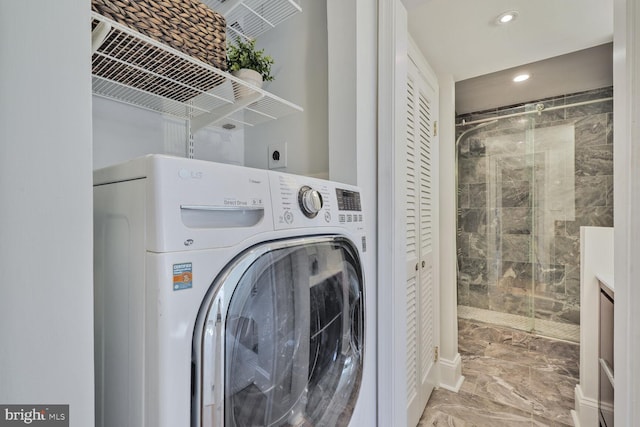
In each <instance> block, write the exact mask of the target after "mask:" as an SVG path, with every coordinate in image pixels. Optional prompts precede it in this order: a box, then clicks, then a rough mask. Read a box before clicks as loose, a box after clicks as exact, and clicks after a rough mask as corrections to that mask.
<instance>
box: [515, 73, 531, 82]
mask: <svg viewBox="0 0 640 427" xmlns="http://www.w3.org/2000/svg"><path fill="white" fill-rule="evenodd" d="M529 77H531V76H530V75H529V74H527V73H522V74H518V75H517V76H515V77H514V78H513V81H514V82H516V83H520V82H523V81H525V80H529Z"/></svg>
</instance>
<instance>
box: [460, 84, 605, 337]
mask: <svg viewBox="0 0 640 427" xmlns="http://www.w3.org/2000/svg"><path fill="white" fill-rule="evenodd" d="M612 93H613V90H612V88H604V89H599V90H594V91H589V92H583V93H578V94H571V95H565V96H561V97H556V98H552V99H546V100H541V101H536V102H533V103H529V104H526V105H522V106H518V107H509V108H503V109H497V110H495V111H492V112H483V113H474V114H468V115H465V116H459V117H458V118H457V122H458V123H459V124H458V126H457V135H458V138H457V143H456V144H457V153H458V154H457V180H458V213H457V215H458V216H457V219H458V226H457V227H458V239H457V251H458V304H459V307H458V313H459V316H460V317H465V318H471V319H475V320H480V321H485V322H489V323H494V324H500V325H504V326H510V327H514V328H517V329H522V330H527V331H535V332H537V333H540V334H542V335H546V336H551V337H555V338H561V339H567V340H571V341H578V340H579V325H580V318H579V317H580V254H579V251H580V227H581V226H613V144H612V142H613V135H612V123H613V117H612V111H613V102H612Z"/></svg>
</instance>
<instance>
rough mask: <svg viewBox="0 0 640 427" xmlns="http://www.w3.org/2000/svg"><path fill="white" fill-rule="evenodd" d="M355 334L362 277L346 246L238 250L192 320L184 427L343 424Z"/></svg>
mask: <svg viewBox="0 0 640 427" xmlns="http://www.w3.org/2000/svg"><path fill="white" fill-rule="evenodd" d="M363 327H364V291H363V278H362V270H361V266H360V261H359V257H358V254H357V252H356V250H355V249H354V247H353V245H352V244H351V243H350V242H349V241H348V240H346V239H344V238H341V237H318V238H304V239H295V240H287V241H279V242H271V243H267V244H263V245H260V246H258V247H254V248H252V249H250V250H248V251H246V252H245V253H244V254H242V255H240V256H239V257H238V258H237V259H236V261H235V262H234V263H232V265H230V266H229V267H228V268H227V269H226V270H225V271H224V272H222V273H221V274H220V275H219V277H218V278H217V279H216V280H215V281H214V283H213V284H212V286H211V289H210V290H209V292H208V294H207V296H206V298H205V300H204V302H203V305H202V308H201V310H200V313H199V317H198V321H197V323H196V328H195V331H194V342H193V387H192V389H193V396H192V427H212V426H233V427H236V426H238V427H240V426H242V427H244V426H321V425H325V426H337V425H344V426H346V425H347V424H348V421H349V419H350V417H351V414H352V412H353V409H354V405H355V401H356V398H357V395H358V391H359V387H360V382H361V375H362V362H363V338H364V330H363Z"/></svg>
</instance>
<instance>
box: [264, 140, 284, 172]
mask: <svg viewBox="0 0 640 427" xmlns="http://www.w3.org/2000/svg"><path fill="white" fill-rule="evenodd" d="M267 151H268V153H267V154H268V156H269V157H268V159H267V161H268V164H269V169H280V168H286V167H287V143H286V142H282V143H280V144H273V145H270V146H269V148H268V150H267Z"/></svg>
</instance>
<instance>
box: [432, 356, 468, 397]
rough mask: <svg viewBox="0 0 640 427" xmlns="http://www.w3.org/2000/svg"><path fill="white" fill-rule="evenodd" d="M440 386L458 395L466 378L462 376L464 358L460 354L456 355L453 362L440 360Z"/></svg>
mask: <svg viewBox="0 0 640 427" xmlns="http://www.w3.org/2000/svg"><path fill="white" fill-rule="evenodd" d="M438 363H439V364H440V384H439V386H440V387H442V388H444V389H445V390H449V391H453V392H455V393H457V392H458V391H459V390H460V387H462V383H463V382H464V377H463V376H462V358H461V357H460V353H456V356H455V357H454V358H453V360H448V359H440V360H439V361H438Z"/></svg>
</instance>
